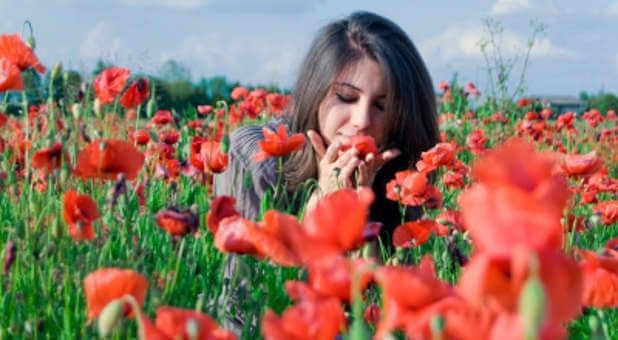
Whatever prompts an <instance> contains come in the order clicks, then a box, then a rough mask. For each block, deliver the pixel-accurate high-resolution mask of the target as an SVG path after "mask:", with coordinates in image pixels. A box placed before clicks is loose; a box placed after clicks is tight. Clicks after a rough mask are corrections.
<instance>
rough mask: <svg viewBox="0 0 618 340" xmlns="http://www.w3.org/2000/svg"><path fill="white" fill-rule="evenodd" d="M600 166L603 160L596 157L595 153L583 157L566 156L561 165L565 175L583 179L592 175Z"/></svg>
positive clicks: (591, 152)
mask: <svg viewBox="0 0 618 340" xmlns="http://www.w3.org/2000/svg"><path fill="white" fill-rule="evenodd" d="M602 165H603V160H602V159H601V158H599V157H598V156H597V153H596V151H590V152H589V153H587V154H585V155H577V154H575V155H566V156H564V158H563V162H562V164H561V166H562V169H563V170H564V172H566V173H567V175H569V176H583V177H587V176H590V175H592V174H594V173H595V172H597V171H598V170H599V169H600V168H601V166H602Z"/></svg>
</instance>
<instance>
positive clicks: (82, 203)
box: [63, 190, 99, 241]
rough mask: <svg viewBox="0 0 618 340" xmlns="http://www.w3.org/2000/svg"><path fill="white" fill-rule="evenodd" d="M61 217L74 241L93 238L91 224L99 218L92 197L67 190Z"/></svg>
mask: <svg viewBox="0 0 618 340" xmlns="http://www.w3.org/2000/svg"><path fill="white" fill-rule="evenodd" d="M63 215H64V221H65V222H66V224H67V225H68V226H69V233H70V234H71V237H73V239H74V240H76V241H80V240H91V239H93V238H94V237H95V235H94V229H93V228H92V222H93V221H94V220H96V219H97V218H99V210H98V209H97V204H96V203H95V202H94V200H93V199H92V197H90V196H88V195H80V194H78V193H77V192H76V191H75V190H68V191H67V192H66V193H65V194H64V206H63Z"/></svg>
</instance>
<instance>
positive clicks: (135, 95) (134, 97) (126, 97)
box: [120, 78, 150, 109]
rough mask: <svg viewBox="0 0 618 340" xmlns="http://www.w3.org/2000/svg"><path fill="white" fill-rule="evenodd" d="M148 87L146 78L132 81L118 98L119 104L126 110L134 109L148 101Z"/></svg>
mask: <svg viewBox="0 0 618 340" xmlns="http://www.w3.org/2000/svg"><path fill="white" fill-rule="evenodd" d="M149 95H150V87H149V84H148V79H147V78H140V79H138V80H136V81H134V82H133V83H132V84H131V86H129V89H128V90H127V91H126V92H125V93H124V94H123V95H122V97H121V98H120V104H121V105H122V106H123V107H124V108H126V109H130V108H134V107H136V106H138V105H140V104H141V103H143V102H144V101H146V99H148V96H149Z"/></svg>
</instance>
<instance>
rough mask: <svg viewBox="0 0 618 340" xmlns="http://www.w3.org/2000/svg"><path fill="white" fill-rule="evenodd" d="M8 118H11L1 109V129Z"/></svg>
mask: <svg viewBox="0 0 618 340" xmlns="http://www.w3.org/2000/svg"><path fill="white" fill-rule="evenodd" d="M8 120H9V118H8V117H7V116H6V115H5V114H4V113H3V112H2V111H0V129H1V128H3V127H4V125H6V122H7V121H8Z"/></svg>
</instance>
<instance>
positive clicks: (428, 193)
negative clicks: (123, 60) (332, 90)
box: [0, 34, 618, 340]
mask: <svg viewBox="0 0 618 340" xmlns="http://www.w3.org/2000/svg"><path fill="white" fill-rule="evenodd" d="M30 68H34V70H36V72H39V73H41V74H43V73H45V72H48V73H49V77H50V79H51V80H52V81H53V80H54V79H56V78H59V77H61V76H62V69H61V67H60V65H59V64H58V65H56V66H54V67H51V68H49V67H45V66H44V65H43V64H42V63H41V62H40V61H39V60H38V59H37V57H36V55H35V52H34V50H33V49H32V46H31V45H29V44H28V43H27V42H24V41H22V39H21V37H20V36H19V35H17V34H15V35H8V34H4V35H0V188H1V189H2V190H0V202H1V204H0V260H1V261H2V275H1V276H0V281H1V282H0V315H1V317H0V339H91V338H104V337H107V338H111V339H142V340H143V339H149V340H150V339H191V340H193V339H255V338H263V339H329V340H330V339H335V338H337V337H339V338H342V339H404V338H408V339H431V340H437V339H496V340H497V339H528V340H532V339H618V311H617V307H618V198H617V196H616V194H617V192H618V179H617V178H618V152H617V149H618V119H617V117H616V113H615V112H614V111H611V110H610V111H608V112H599V111H598V110H594V109H591V110H589V111H586V112H584V113H582V114H578V113H574V112H564V113H558V112H554V111H553V110H552V109H551V108H544V107H542V106H541V104H540V103H538V102H535V101H534V100H530V99H527V98H521V99H520V100H519V101H518V102H514V103H511V104H512V105H504V106H502V105H501V106H500V107H507V108H508V109H506V110H503V111H498V110H497V107H498V105H496V102H495V101H493V100H491V99H483V97H481V93H480V92H479V91H478V90H477V89H476V87H475V86H474V85H473V84H472V83H469V84H467V85H466V86H461V85H459V84H457V83H456V82H455V81H453V82H451V83H448V84H447V83H446V82H442V83H441V84H440V86H439V90H438V91H439V92H438V93H439V95H440V96H441V97H442V102H441V104H440V105H439V112H440V114H439V123H440V131H441V134H440V138H441V141H440V143H438V144H437V145H436V146H434V147H433V148H431V149H430V150H426V151H425V152H423V153H422V155H421V157H420V158H419V160H418V161H417V162H416V169H415V170H405V171H401V172H399V173H397V174H396V176H395V177H394V178H393V179H392V180H391V181H390V182H389V183H388V184H387V187H386V195H387V198H388V199H390V200H393V201H396V202H398V204H399V206H400V207H401V211H402V212H404V215H405V208H406V207H419V209H422V217H421V218H420V219H418V220H416V221H405V218H404V216H402V223H401V225H399V226H398V227H397V228H396V229H395V230H394V232H393V234H392V238H391V239H389V240H388V241H385V240H383V239H382V238H378V235H379V230H380V227H381V226H380V224H379V223H375V222H374V221H369V220H368V219H367V215H368V211H369V208H370V206H371V204H372V202H373V201H374V200H375V195H374V193H373V192H372V190H371V189H369V188H358V189H356V190H355V189H341V190H338V191H336V192H334V193H332V194H329V195H326V196H324V197H323V198H321V200H320V201H319V202H318V203H317V205H316V206H315V207H314V208H313V209H310V210H308V211H303V210H301V212H300V213H299V215H293V214H289V210H288V209H287V207H288V205H287V202H286V201H285V200H286V199H287V198H288V197H286V196H285V195H281V194H280V193H281V192H282V188H281V187H279V186H278V187H277V188H275V189H274V192H273V193H272V195H266V196H265V197H264V198H262V204H261V211H260V216H259V217H258V218H257V220H250V219H247V218H245V217H243V216H242V214H241V213H239V212H238V211H237V209H236V203H237V202H236V199H235V197H231V196H215V195H214V193H213V185H215V183H214V181H216V179H217V178H216V176H217V174H220V173H222V172H223V171H226V170H228V167H230V166H231V163H230V162H229V157H228V156H229V155H228V151H229V148H230V145H229V144H230V137H229V136H230V134H231V133H232V132H233V131H234V130H235V129H237V128H239V127H242V126H245V125H249V124H263V123H265V122H267V121H270V120H271V119H272V118H273V117H276V116H280V115H285V114H286V107H287V105H289V104H290V103H289V102H290V96H289V95H288V94H284V93H277V92H270V93H269V92H267V91H266V90H265V89H261V88H252V89H247V88H245V87H240V86H239V87H236V88H235V89H234V90H233V91H232V92H231V94H230V97H229V98H227V99H226V100H223V101H217V102H215V103H204V105H199V106H196V107H190V108H187V109H186V110H184V111H182V112H178V111H176V110H168V108H165V107H158V105H157V95H156V93H155V91H153V89H154V87H153V81H152V80H150V79H148V78H139V77H132V76H131V70H129V69H126V68H123V67H118V66H115V67H110V68H107V69H105V70H103V71H102V72H101V73H99V74H98V75H96V77H95V78H94V79H93V80H92V81H89V82H86V83H85V84H84V86H83V92H81V93H80V96H77V97H75V98H72V100H68V99H67V98H63V99H62V100H57V101H56V100H54V99H53V98H54V97H53V94H51V93H50V96H49V97H48V98H47V101H46V102H44V103H42V104H37V105H34V104H32V103H29V102H28V100H27V97H26V95H25V94H24V95H23V96H21V100H19V101H16V102H14V103H13V104H17V105H19V107H20V111H19V112H18V113H17V114H14V113H7V112H6V107H7V106H8V104H10V103H9V95H8V94H9V93H13V94H15V93H18V94H19V93H25V92H24V91H25V88H24V81H23V79H22V72H24V71H26V70H28V69H30ZM51 91H52V87H51V86H50V92H51ZM13 98H14V97H13ZM263 134H264V139H263V141H261V142H260V143H259V146H260V151H259V152H258V153H256V154H255V155H246V156H247V159H249V160H250V161H251V162H263V161H265V160H267V159H269V158H272V157H278V160H282V159H283V158H282V157H285V156H286V155H288V154H290V153H292V152H295V150H297V149H298V148H301V147H303V146H304V145H305V144H306V143H307V142H308V141H307V140H306V138H305V136H304V135H302V134H289V133H288V132H287V131H286V130H285V128H284V127H283V126H282V127H281V128H279V129H278V130H277V131H270V130H268V129H265V130H264V131H263ZM346 147H355V148H357V149H358V150H359V152H366V153H369V152H375V151H377V149H376V146H375V143H374V141H373V140H372V139H371V138H366V137H362V136H359V137H357V138H353V139H352V143H351V145H348V146H346ZM243 180H244V185H246V186H251V185H252V183H251V179H250V178H245V179H243ZM279 185H282V184H281V183H279ZM299 190H300V192H299V193H298V195H299V197H301V198H304V197H307V196H308V193H310V190H311V187H310V185H308V186H306V187H303V188H301V189H299ZM385 242H388V244H385ZM230 258H234V259H235V261H233V263H234V265H235V266H236V270H235V274H234V276H233V277H231V278H230V277H227V276H226V275H225V272H226V265H227V264H228V263H230V262H229V261H228V260H229V259H230ZM241 282H242V285H243V287H242V288H243V290H244V291H245V294H244V295H243V296H242V298H240V299H239V298H238V297H234V296H233V295H234V292H236V291H237V289H235V286H237V285H240V284H241ZM239 315H242V316H243V318H244V319H245V321H246V322H245V323H244V325H243V326H242V327H240V328H236V329H232V328H229V327H228V322H227V320H229V319H230V318H234V317H236V316H239Z"/></svg>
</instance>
